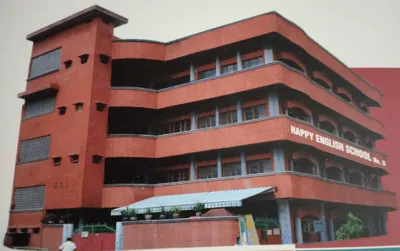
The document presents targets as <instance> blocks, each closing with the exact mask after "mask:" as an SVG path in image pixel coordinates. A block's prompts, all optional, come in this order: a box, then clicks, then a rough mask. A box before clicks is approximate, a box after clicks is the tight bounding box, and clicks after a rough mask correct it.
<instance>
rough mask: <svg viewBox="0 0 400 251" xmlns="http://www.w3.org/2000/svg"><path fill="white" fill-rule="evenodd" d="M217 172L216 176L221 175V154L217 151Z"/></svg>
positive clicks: (219, 176)
mask: <svg viewBox="0 0 400 251" xmlns="http://www.w3.org/2000/svg"><path fill="white" fill-rule="evenodd" d="M217 172H218V178H221V177H222V157H221V154H220V153H218V156H217Z"/></svg>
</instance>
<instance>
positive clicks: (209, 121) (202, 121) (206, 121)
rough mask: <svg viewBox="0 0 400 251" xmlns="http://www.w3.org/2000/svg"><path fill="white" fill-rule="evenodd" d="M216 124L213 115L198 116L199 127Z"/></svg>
mask: <svg viewBox="0 0 400 251" xmlns="http://www.w3.org/2000/svg"><path fill="white" fill-rule="evenodd" d="M215 125H216V122H215V115H210V116H207V117H202V118H199V128H200V129H201V128H208V127H213V126H215Z"/></svg>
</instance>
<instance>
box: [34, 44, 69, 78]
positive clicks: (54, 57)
mask: <svg viewBox="0 0 400 251" xmlns="http://www.w3.org/2000/svg"><path fill="white" fill-rule="evenodd" d="M60 61H61V48H59V49H56V50H54V51H50V52H47V53H45V54H42V55H40V56H37V57H35V58H33V59H32V62H31V69H30V72H29V78H35V77H39V76H42V75H44V74H46V73H49V72H53V71H56V70H59V69H60Z"/></svg>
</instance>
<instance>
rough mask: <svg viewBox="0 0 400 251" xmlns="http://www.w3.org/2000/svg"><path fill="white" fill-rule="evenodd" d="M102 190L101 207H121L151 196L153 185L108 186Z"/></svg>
mask: <svg viewBox="0 0 400 251" xmlns="http://www.w3.org/2000/svg"><path fill="white" fill-rule="evenodd" d="M102 190H103V193H102V194H103V197H102V207H103V208H116V207H123V206H126V205H129V204H132V203H134V202H137V201H141V200H144V199H147V198H150V197H152V196H153V187H140V186H110V187H104V188H103V189H102Z"/></svg>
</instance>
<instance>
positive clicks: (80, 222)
mask: <svg viewBox="0 0 400 251" xmlns="http://www.w3.org/2000/svg"><path fill="white" fill-rule="evenodd" d="M81 214H83V211H81ZM83 225H84V220H83V215H81V216H79V223H78V228H79V231H80V232H82V228H83Z"/></svg>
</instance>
